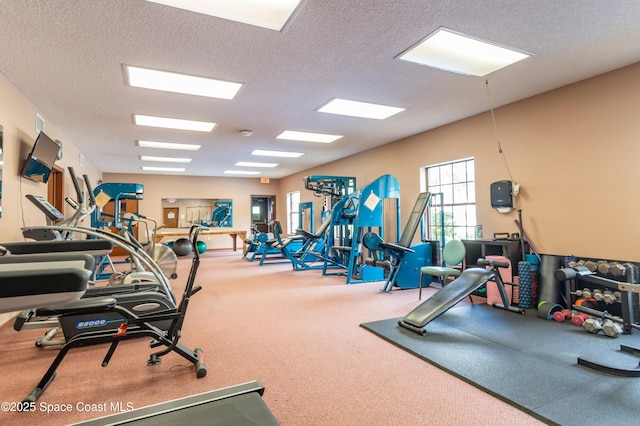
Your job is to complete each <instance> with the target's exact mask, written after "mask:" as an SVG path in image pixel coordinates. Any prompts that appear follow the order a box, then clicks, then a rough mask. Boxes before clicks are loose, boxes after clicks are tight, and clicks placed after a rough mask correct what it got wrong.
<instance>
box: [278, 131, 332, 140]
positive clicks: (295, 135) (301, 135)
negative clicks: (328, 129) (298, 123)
mask: <svg viewBox="0 0 640 426" xmlns="http://www.w3.org/2000/svg"><path fill="white" fill-rule="evenodd" d="M341 137H342V135H327V134H324V133H308V132H296V131H294V130H285V131H284V132H282V133H280V134H279V135H278V136H276V139H287V140H291V141H302V142H320V143H331V142H333V141H336V140H338V139H340V138H341Z"/></svg>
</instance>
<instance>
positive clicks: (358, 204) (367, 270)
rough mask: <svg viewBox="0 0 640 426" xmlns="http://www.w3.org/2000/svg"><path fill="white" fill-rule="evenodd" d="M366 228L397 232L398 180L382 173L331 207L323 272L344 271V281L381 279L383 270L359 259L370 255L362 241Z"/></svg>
mask: <svg viewBox="0 0 640 426" xmlns="http://www.w3.org/2000/svg"><path fill="white" fill-rule="evenodd" d="M367 232H376V233H377V234H378V235H380V236H381V237H382V238H386V239H395V238H397V237H398V236H399V235H400V184H399V183H398V180H397V179H396V178H395V177H394V176H392V175H383V176H380V177H379V178H377V179H376V180H374V181H373V182H371V183H369V184H368V185H367V186H365V187H364V188H362V189H360V190H357V191H355V192H354V193H353V194H350V195H348V196H346V197H344V198H343V199H341V200H340V201H338V202H337V203H336V204H335V206H334V207H333V209H332V211H331V225H330V227H329V231H328V235H327V243H326V251H325V253H326V255H325V258H324V267H323V270H322V274H323V275H344V276H345V277H346V279H347V284H356V283H361V282H369V281H382V280H383V279H384V270H383V269H381V268H378V267H375V266H371V265H366V264H364V263H363V262H362V259H363V257H370V254H369V253H366V251H367V250H368V249H366V248H365V247H364V245H363V237H364V235H365V234H366V233H367Z"/></svg>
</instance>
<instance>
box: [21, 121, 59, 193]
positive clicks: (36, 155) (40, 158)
mask: <svg viewBox="0 0 640 426" xmlns="http://www.w3.org/2000/svg"><path fill="white" fill-rule="evenodd" d="M59 151H60V145H58V143H57V142H55V141H54V140H53V139H51V138H50V137H49V136H47V135H45V134H44V132H40V134H39V135H38V137H37V138H36V141H35V142H34V144H33V148H32V149H31V153H29V156H28V157H27V160H26V161H25V163H24V167H23V168H22V176H23V177H26V178H28V179H31V180H33V181H35V182H42V183H47V181H48V180H49V175H50V174H51V169H53V165H54V164H55V162H56V159H57V158H58V152H59Z"/></svg>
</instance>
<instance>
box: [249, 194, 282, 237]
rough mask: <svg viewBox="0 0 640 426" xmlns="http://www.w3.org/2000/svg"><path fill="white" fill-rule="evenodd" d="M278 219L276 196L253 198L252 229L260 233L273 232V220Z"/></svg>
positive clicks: (255, 196) (257, 196)
mask: <svg viewBox="0 0 640 426" xmlns="http://www.w3.org/2000/svg"><path fill="white" fill-rule="evenodd" d="M275 217H276V196H275V195H252V196H251V227H252V228H253V227H254V226H255V227H257V229H258V230H259V231H260V232H265V233H267V232H273V224H272V222H273V220H274V218H275Z"/></svg>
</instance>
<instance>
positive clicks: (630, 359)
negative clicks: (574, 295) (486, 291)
mask: <svg viewBox="0 0 640 426" xmlns="http://www.w3.org/2000/svg"><path fill="white" fill-rule="evenodd" d="M399 319H400V318H393V319H388V320H382V321H374V322H369V323H364V324H361V326H362V327H364V328H365V329H367V330H369V331H371V332H372V333H374V334H376V335H378V336H379V337H382V338H383V339H385V340H387V341H388V342H390V343H393V344H394V345H396V346H398V347H400V348H402V349H404V350H407V351H409V352H411V353H412V354H414V355H416V356H418V357H420V358H422V359H424V360H425V361H427V362H429V363H431V364H434V365H436V366H437V367H439V368H441V369H443V370H445V371H447V372H449V373H451V374H453V375H455V376H457V377H459V378H461V379H463V380H465V381H467V382H469V383H471V384H473V385H475V386H477V387H479V388H480V389H483V390H484V391H486V392H489V393H491V394H492V395H495V396H496V397H498V398H500V399H502V400H504V401H506V402H508V403H510V404H512V405H514V406H516V407H518V408H519V409H521V410H523V411H525V412H528V413H530V414H531V415H533V416H535V417H537V418H539V419H540V420H542V421H544V422H547V423H556V424H560V425H563V426H570V425H584V424H616V425H627V424H628V425H631V424H633V425H636V424H638V407H639V405H640V378H629V377H618V376H612V375H608V374H604V373H599V372H597V371H593V370H590V369H588V368H585V367H582V366H579V365H578V364H577V358H578V357H579V356H580V357H582V358H586V359H588V360H591V361H597V362H600V363H604V364H607V365H611V366H614V367H618V368H625V369H635V368H637V367H638V361H639V358H638V357H636V356H633V355H630V354H627V353H623V352H620V350H619V348H620V345H621V344H624V345H628V346H633V347H640V337H639V336H640V332H636V333H635V334H632V335H621V336H619V337H618V338H615V339H614V338H610V337H606V336H604V335H602V334H600V335H593V334H589V333H587V332H585V331H584V330H583V329H582V327H577V326H574V325H572V324H571V322H570V321H566V322H564V323H558V322H556V321H547V320H543V319H540V318H538V317H537V316H536V311H535V309H532V310H527V312H526V315H518V314H515V313H511V312H506V311H503V310H500V309H495V308H493V307H491V306H489V305H486V304H477V305H472V306H464V307H460V308H455V309H451V310H449V311H447V312H446V313H444V314H443V315H442V316H440V317H439V318H437V319H436V320H434V321H433V322H431V323H430V324H428V325H427V326H426V327H425V329H426V330H427V334H426V336H421V335H419V334H416V333H413V332H411V331H409V330H406V329H404V328H401V327H400V326H398V320H399Z"/></svg>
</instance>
